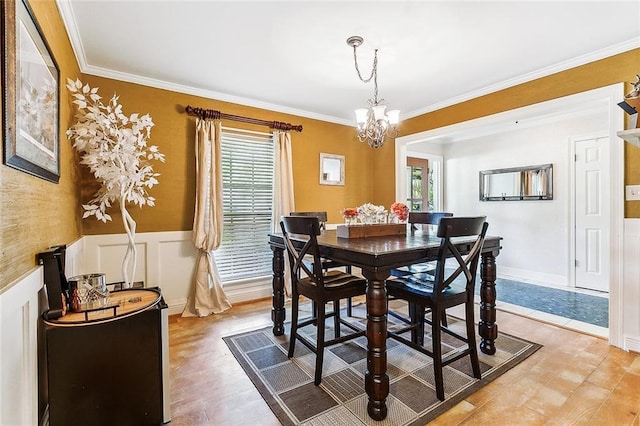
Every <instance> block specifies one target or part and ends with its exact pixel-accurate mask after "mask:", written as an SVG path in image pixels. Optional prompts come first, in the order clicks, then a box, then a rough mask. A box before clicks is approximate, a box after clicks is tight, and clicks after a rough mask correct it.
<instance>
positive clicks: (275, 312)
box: [271, 246, 286, 336]
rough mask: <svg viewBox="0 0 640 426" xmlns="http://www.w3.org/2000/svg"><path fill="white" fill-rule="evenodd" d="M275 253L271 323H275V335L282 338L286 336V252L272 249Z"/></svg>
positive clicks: (280, 249)
mask: <svg viewBox="0 0 640 426" xmlns="http://www.w3.org/2000/svg"><path fill="white" fill-rule="evenodd" d="M271 250H272V251H273V260H272V265H271V266H272V269H273V280H272V281H271V285H272V287H273V296H272V306H271V321H273V334H275V335H276V336H282V335H283V334H284V320H285V317H286V310H285V307H284V250H283V249H282V248H280V247H274V246H272V247H271Z"/></svg>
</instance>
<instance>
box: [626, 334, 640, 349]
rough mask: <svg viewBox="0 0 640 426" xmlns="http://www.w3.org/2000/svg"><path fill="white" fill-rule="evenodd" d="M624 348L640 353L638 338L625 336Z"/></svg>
mask: <svg viewBox="0 0 640 426" xmlns="http://www.w3.org/2000/svg"><path fill="white" fill-rule="evenodd" d="M624 349H625V350H627V351H631V352H636V353H640V338H639V337H630V336H625V338H624Z"/></svg>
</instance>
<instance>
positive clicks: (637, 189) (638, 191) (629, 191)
mask: <svg viewBox="0 0 640 426" xmlns="http://www.w3.org/2000/svg"><path fill="white" fill-rule="evenodd" d="M625 192H626V197H625V199H626V200H627V201H638V200H640V185H627V186H626V187H625Z"/></svg>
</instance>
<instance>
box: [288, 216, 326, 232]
mask: <svg viewBox="0 0 640 426" xmlns="http://www.w3.org/2000/svg"><path fill="white" fill-rule="evenodd" d="M289 216H303V217H307V216H309V217H317V218H318V222H320V229H321V230H324V229H325V226H326V223H327V212H291V213H289Z"/></svg>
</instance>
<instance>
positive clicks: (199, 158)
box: [182, 118, 231, 317]
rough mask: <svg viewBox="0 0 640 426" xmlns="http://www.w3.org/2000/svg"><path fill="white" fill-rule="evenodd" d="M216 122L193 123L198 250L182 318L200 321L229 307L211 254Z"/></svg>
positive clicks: (216, 207) (216, 193)
mask: <svg viewBox="0 0 640 426" xmlns="http://www.w3.org/2000/svg"><path fill="white" fill-rule="evenodd" d="M220 126H221V124H220V120H203V119H200V118H198V119H197V120H196V146H195V148H196V208H195V215H194V218H193V237H192V238H193V244H194V245H195V246H196V248H197V249H198V256H197V258H196V273H195V277H194V285H193V287H192V291H191V294H190V295H189V298H188V300H187V304H186V306H185V307H184V311H183V312H182V316H183V317H195V316H197V317H204V316H207V315H211V314H218V313H220V312H223V311H226V310H227V309H229V308H230V307H231V303H229V300H227V296H226V295H225V293H224V290H223V289H222V281H221V280H220V274H219V273H218V267H217V266H216V260H215V258H214V257H213V251H214V250H215V249H217V248H218V247H219V246H220V242H221V241H222V167H221V160H220Z"/></svg>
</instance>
